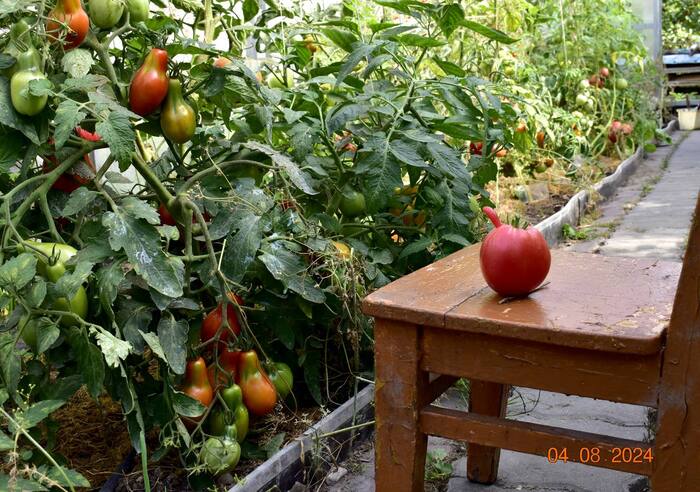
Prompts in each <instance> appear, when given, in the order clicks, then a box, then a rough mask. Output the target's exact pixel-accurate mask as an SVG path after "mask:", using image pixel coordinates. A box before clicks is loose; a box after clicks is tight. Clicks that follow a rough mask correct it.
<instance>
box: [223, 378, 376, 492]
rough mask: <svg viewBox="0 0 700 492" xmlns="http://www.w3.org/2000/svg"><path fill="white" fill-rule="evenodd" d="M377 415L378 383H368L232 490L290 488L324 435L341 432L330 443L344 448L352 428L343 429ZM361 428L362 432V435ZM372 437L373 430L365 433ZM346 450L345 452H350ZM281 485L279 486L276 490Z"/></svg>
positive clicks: (252, 491)
mask: <svg viewBox="0 0 700 492" xmlns="http://www.w3.org/2000/svg"><path fill="white" fill-rule="evenodd" d="M373 417H374V384H368V385H367V386H366V387H365V388H363V389H362V390H360V391H359V392H358V393H357V395H356V396H355V397H353V398H350V399H349V400H348V401H346V402H345V403H343V404H342V405H341V406H339V407H338V408H336V409H335V410H334V411H332V412H331V413H330V414H328V415H326V416H325V417H323V418H322V419H321V420H319V421H318V422H317V423H316V424H314V425H312V426H311V427H309V429H307V430H306V432H304V433H303V434H302V435H301V436H299V437H297V438H296V439H294V440H293V441H291V442H289V443H287V445H285V446H284V447H283V448H282V449H280V450H279V451H278V452H277V453H275V454H274V455H272V456H271V457H270V458H269V459H268V460H267V461H265V462H264V463H262V464H261V465H260V466H258V467H257V468H256V469H255V470H254V471H253V472H251V473H249V474H248V475H247V476H246V477H245V479H244V481H242V482H241V483H240V484H237V485H235V486H233V487H232V488H230V489H229V490H228V492H260V491H266V490H270V489H273V490H289V488H291V487H292V486H293V485H294V483H295V482H296V481H297V480H298V479H299V478H302V476H303V472H304V466H305V465H304V464H305V463H306V462H307V458H308V456H309V455H310V454H312V453H314V452H320V450H319V445H318V439H319V438H322V437H323V435H324V434H330V433H333V432H338V431H341V432H340V433H339V434H338V435H337V436H336V435H334V436H333V437H334V438H335V439H334V440H333V442H332V443H328V447H330V448H331V453H332V454H334V455H335V454H336V452H338V451H341V453H342V450H341V448H343V447H346V448H349V447H350V446H346V444H347V440H348V438H349V436H350V434H351V431H349V430H348V431H346V432H342V429H345V428H347V427H350V426H351V425H355V426H357V425H359V424H364V423H366V422H369V421H370V420H371V419H372V418H373ZM360 432H361V431H358V435H359V434H360ZM363 434H364V436H368V435H369V434H370V433H369V432H364V433H363ZM347 450H348V449H346V450H345V451H347ZM275 487H277V489H275Z"/></svg>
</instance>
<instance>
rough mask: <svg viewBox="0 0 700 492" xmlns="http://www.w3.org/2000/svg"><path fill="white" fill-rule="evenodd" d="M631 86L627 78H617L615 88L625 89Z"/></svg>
mask: <svg viewBox="0 0 700 492" xmlns="http://www.w3.org/2000/svg"><path fill="white" fill-rule="evenodd" d="M628 86H629V83H628V82H627V79H623V78H622V77H620V78H618V79H616V80H615V88H616V89H617V90H619V91H624V90H625V89H627V87H628Z"/></svg>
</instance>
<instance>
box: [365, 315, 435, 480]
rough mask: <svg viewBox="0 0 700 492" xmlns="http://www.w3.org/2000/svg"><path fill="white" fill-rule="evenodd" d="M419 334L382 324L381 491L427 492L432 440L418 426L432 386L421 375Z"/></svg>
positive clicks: (378, 348)
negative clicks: (424, 482) (428, 457)
mask: <svg viewBox="0 0 700 492" xmlns="http://www.w3.org/2000/svg"><path fill="white" fill-rule="evenodd" d="M420 331H421V328H420V327H418V326H415V325H412V324H407V323H399V322H395V321H388V320H382V319H377V322H376V325H375V331H374V337H375V371H376V376H375V380H376V382H375V398H376V401H375V416H376V432H377V438H376V443H375V485H376V491H377V492H397V491H401V492H422V490H423V480H424V474H425V454H426V451H427V447H428V436H427V435H426V434H423V433H422V432H421V431H420V429H419V427H418V415H419V411H420V408H419V402H421V401H423V399H424V395H425V392H426V389H427V386H428V373H427V372H424V371H421V370H420V367H419V363H420V346H419V343H420Z"/></svg>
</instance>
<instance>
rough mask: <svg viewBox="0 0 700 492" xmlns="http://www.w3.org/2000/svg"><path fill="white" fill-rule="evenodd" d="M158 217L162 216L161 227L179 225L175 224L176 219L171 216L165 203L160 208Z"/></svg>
mask: <svg viewBox="0 0 700 492" xmlns="http://www.w3.org/2000/svg"><path fill="white" fill-rule="evenodd" d="M158 215H160V224H161V225H169V226H176V225H177V222H175V219H174V218H173V216H172V215H170V211H169V210H168V207H166V206H165V204H164V203H161V204H160V206H159V207H158Z"/></svg>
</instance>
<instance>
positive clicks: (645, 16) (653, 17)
mask: <svg viewBox="0 0 700 492" xmlns="http://www.w3.org/2000/svg"><path fill="white" fill-rule="evenodd" d="M661 2H662V0H630V3H631V4H632V11H633V12H634V13H635V14H636V15H637V17H639V19H640V24H639V26H638V27H639V30H640V32H641V33H642V34H643V35H644V39H645V40H646V45H647V49H648V50H649V54H650V56H651V57H652V58H654V59H655V60H659V59H660V57H661V54H662V53H661V50H662V45H661Z"/></svg>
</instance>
